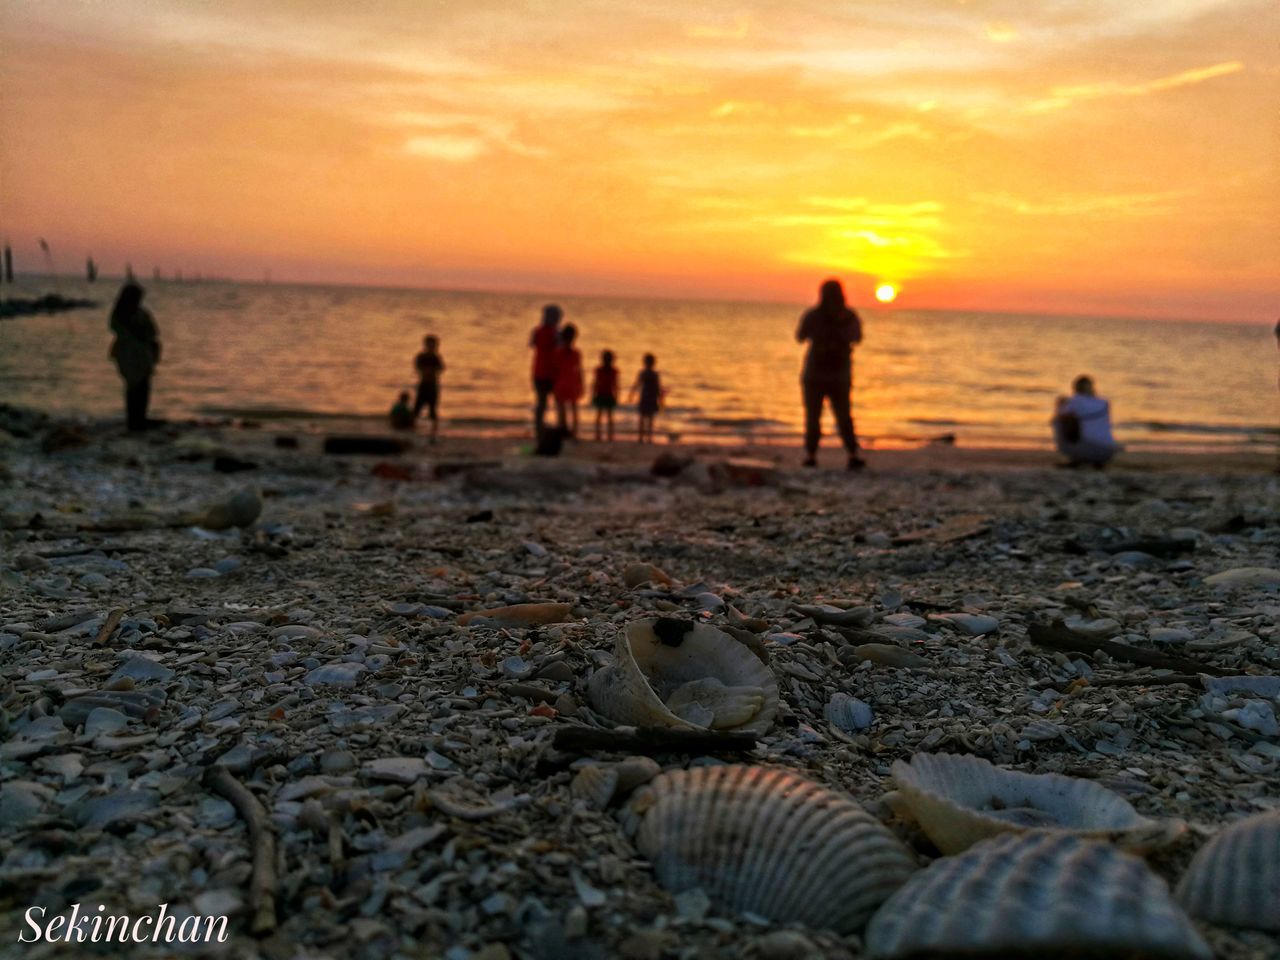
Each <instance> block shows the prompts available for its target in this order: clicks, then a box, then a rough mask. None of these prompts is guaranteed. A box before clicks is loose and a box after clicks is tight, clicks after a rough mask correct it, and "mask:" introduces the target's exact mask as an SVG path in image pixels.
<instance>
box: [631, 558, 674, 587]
mask: <svg viewBox="0 0 1280 960" xmlns="http://www.w3.org/2000/svg"><path fill="white" fill-rule="evenodd" d="M622 582H623V583H625V584H626V585H627V586H628V587H643V586H644V585H645V584H646V583H660V584H662V585H663V586H670V585H671V577H669V576H668V575H667V574H666V572H665V571H663V570H662V569H661V568H660V567H655V566H654V565H653V564H652V563H629V564H627V565H626V566H625V567H624V568H623V570H622Z"/></svg>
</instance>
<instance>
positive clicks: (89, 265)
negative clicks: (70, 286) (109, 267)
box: [84, 257, 98, 283]
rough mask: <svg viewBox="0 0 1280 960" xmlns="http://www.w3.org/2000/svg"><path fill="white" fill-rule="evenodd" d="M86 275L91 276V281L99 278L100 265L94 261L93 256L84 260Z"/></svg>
mask: <svg viewBox="0 0 1280 960" xmlns="http://www.w3.org/2000/svg"><path fill="white" fill-rule="evenodd" d="M84 272H85V276H87V277H88V278H89V282H90V283H93V282H94V281H95V280H97V279H98V265H97V264H96V263H94V262H93V257H89V258H87V259H86V260H85V262H84Z"/></svg>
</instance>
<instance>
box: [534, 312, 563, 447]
mask: <svg viewBox="0 0 1280 960" xmlns="http://www.w3.org/2000/svg"><path fill="white" fill-rule="evenodd" d="M563 316H564V311H563V310H561V309H560V308H559V307H558V306H556V305H555V304H554V303H549V304H547V305H546V306H545V307H543V308H542V323H541V324H540V325H539V326H537V327H535V328H534V331H533V333H532V334H530V335H529V346H531V347H532V348H533V392H534V395H535V396H536V400H535V402H534V408H533V428H534V435H535V436H536V437H541V436H542V429H543V421H544V420H545V419H546V416H547V398H548V397H550V396H551V394H552V391H554V390H555V388H556V350H557V349H558V348H559V346H560V343H559V331H558V330H557V328H558V327H559V326H560V319H561V318H562V317H563Z"/></svg>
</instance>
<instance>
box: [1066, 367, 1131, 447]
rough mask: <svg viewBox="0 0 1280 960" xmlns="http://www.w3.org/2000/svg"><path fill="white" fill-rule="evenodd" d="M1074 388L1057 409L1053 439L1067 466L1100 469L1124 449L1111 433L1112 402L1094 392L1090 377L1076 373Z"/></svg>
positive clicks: (1072, 387)
mask: <svg viewBox="0 0 1280 960" xmlns="http://www.w3.org/2000/svg"><path fill="white" fill-rule="evenodd" d="M1071 390H1072V394H1071V396H1070V397H1059V398H1058V402H1057V406H1056V407H1055V409H1054V413H1053V419H1052V420H1051V421H1050V422H1051V423H1052V424H1053V441H1054V443H1055V445H1056V446H1057V448H1058V452H1059V453H1061V454H1062V455H1063V456H1064V457H1066V458H1067V466H1069V467H1078V466H1081V465H1083V464H1089V465H1091V466H1093V467H1096V468H1097V469H1099V470H1101V469H1102V468H1103V467H1104V466H1106V465H1107V463H1108V462H1109V461H1110V460H1111V458H1112V457H1114V456H1115V455H1116V454H1117V453H1118V452H1120V450H1121V449H1123V448H1122V447H1121V446H1120V444H1118V443H1116V441H1115V439H1114V438H1113V437H1112V436H1111V405H1110V404H1108V403H1107V401H1105V400H1103V399H1102V398H1101V397H1100V396H1098V395H1097V394H1096V393H1094V388H1093V379H1092V378H1090V377H1085V376H1080V377H1076V379H1075V381H1074V382H1073V383H1072V384H1071Z"/></svg>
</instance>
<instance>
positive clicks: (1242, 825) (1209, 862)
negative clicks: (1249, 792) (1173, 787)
mask: <svg viewBox="0 0 1280 960" xmlns="http://www.w3.org/2000/svg"><path fill="white" fill-rule="evenodd" d="M1178 900H1179V901H1180V902H1181V903H1182V905H1183V906H1184V907H1186V909H1187V912H1188V913H1190V914H1191V915H1192V916H1196V917H1200V918H1201V919H1202V920H1208V921H1209V922H1211V923H1219V924H1222V925H1223V926H1227V927H1250V928H1253V929H1256V930H1276V931H1280V810H1269V811H1267V812H1266V813H1259V814H1256V815H1255V816H1252V817H1247V818H1245V819H1244V820H1240V821H1238V822H1237V823H1233V824H1232V825H1231V826H1229V827H1227V828H1226V829H1225V830H1223V831H1222V832H1221V833H1218V834H1217V835H1215V836H1214V838H1213V839H1212V840H1210V841H1209V842H1208V843H1206V844H1205V845H1204V846H1203V847H1201V848H1200V850H1198V851H1197V852H1196V855H1195V857H1194V858H1193V859H1192V861H1191V866H1190V867H1188V868H1187V872H1186V875H1185V876H1184V877H1183V878H1182V882H1181V883H1179V884H1178Z"/></svg>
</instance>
